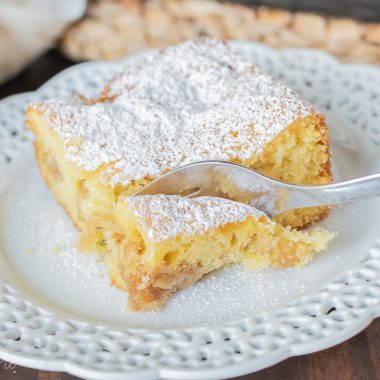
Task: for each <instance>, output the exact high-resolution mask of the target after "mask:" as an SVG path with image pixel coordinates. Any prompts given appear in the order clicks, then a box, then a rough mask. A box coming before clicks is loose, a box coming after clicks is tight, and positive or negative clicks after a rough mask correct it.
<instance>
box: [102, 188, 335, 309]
mask: <svg viewBox="0 0 380 380" xmlns="http://www.w3.org/2000/svg"><path fill="white" fill-rule="evenodd" d="M114 217H115V222H114V224H113V225H112V226H111V227H109V228H108V229H107V230H106V231H105V233H104V237H105V244H106V245H107V246H108V247H109V248H110V250H111V252H112V253H111V254H110V255H107V256H106V261H107V263H108V264H109V266H110V268H111V270H110V272H111V279H112V282H113V283H114V284H115V285H117V286H118V287H120V288H122V289H125V290H127V291H128V293H129V307H130V308H131V309H132V310H144V309H157V308H159V307H160V306H161V305H162V304H163V303H165V301H166V300H167V299H168V298H169V297H170V296H171V295H172V294H173V293H175V292H176V291H178V290H180V289H183V288H185V287H188V286H191V285H192V284H194V283H195V282H196V281H198V280H199V279H200V278H201V277H202V276H203V275H205V274H206V273H209V272H211V271H213V270H216V269H219V268H222V267H224V266H226V265H230V264H234V263H242V262H243V263H244V264H245V265H246V267H248V268H249V269H252V268H264V267H268V266H273V267H276V268H285V267H289V266H297V267H300V266H303V265H305V264H306V263H308V262H309V261H310V260H311V258H312V256H313V253H314V252H318V251H320V250H322V249H325V248H326V246H327V243H328V242H329V241H330V240H331V238H332V237H333V234H332V233H330V232H327V231H325V230H322V229H316V230H314V231H312V232H301V231H297V230H291V229H290V228H289V227H283V226H282V225H281V224H278V223H275V222H273V221H271V220H270V219H269V218H268V217H267V216H266V215H265V214H264V213H262V212H260V211H258V210H257V209H255V208H253V207H251V206H248V205H246V204H243V203H238V202H234V201H230V200H227V199H223V198H213V197H199V198H193V199H189V198H182V197H178V196H168V195H153V196H148V195H147V196H135V197H121V198H120V199H119V200H118V202H117V205H116V206H115V208H114Z"/></svg>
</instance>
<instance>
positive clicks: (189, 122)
mask: <svg viewBox="0 0 380 380" xmlns="http://www.w3.org/2000/svg"><path fill="white" fill-rule="evenodd" d="M33 108H35V109H39V110H42V111H44V117H45V119H46V120H47V121H48V123H49V125H51V127H52V128H53V129H54V130H55V131H57V132H58V133H59V135H60V138H61V139H62V141H63V144H64V146H65V149H66V153H67V157H68V159H69V160H71V161H73V162H75V163H76V164H77V165H78V166H79V167H81V168H82V169H85V170H89V171H93V170H97V169H99V168H101V169H100V170H101V178H102V179H103V181H105V182H107V183H109V184H111V185H113V186H114V185H116V184H117V183H121V184H124V185H127V184H129V183H130V182H131V181H132V180H139V179H141V178H144V177H149V176H150V177H157V176H159V175H161V174H163V173H164V172H166V171H168V170H171V169H173V168H175V167H178V166H180V165H184V164H187V163H190V162H195V161H202V160H206V159H222V160H231V159H236V160H241V161H242V160H244V159H248V158H250V157H252V155H254V154H258V153H260V152H261V151H262V150H263V148H264V147H265V145H266V144H267V143H268V142H269V141H271V140H273V138H274V137H275V136H277V135H278V134H279V133H280V132H281V131H282V130H283V129H284V128H286V127H287V126H288V125H289V124H290V123H291V122H293V121H294V120H295V119H297V118H300V117H306V116H308V115H309V114H311V113H312V112H315V110H314V109H313V108H312V106H311V105H310V104H308V103H307V102H305V101H303V100H302V99H301V98H300V97H299V96H298V95H296V94H295V93H294V92H293V91H292V90H291V89H289V88H288V87H287V86H285V85H284V84H282V83H281V82H278V81H276V80H274V79H273V78H271V77H269V76H268V75H265V74H263V73H262V72H261V71H260V70H258V69H257V68H256V67H255V66H254V65H252V64H251V63H249V62H247V61H245V60H244V59H243V58H242V57H240V56H239V55H238V54H237V53H235V52H233V51H232V50H231V49H230V48H229V47H228V46H227V45H225V44H224V43H221V42H218V41H215V40H211V39H202V40H199V41H187V42H185V43H183V44H180V45H177V46H173V47H169V48H167V49H165V50H164V51H163V52H155V53H152V54H151V55H150V56H148V57H147V58H146V59H145V60H144V61H142V62H139V63H136V64H134V65H130V66H128V67H127V68H126V69H125V70H124V72H123V73H121V74H119V75H118V76H116V77H115V78H114V79H113V80H112V81H111V82H110V83H109V85H108V86H106V88H105V90H104V92H103V94H102V96H101V98H100V100H97V101H95V102H94V101H88V100H85V99H84V98H82V97H79V96H69V97H64V98H60V99H54V100H49V101H46V102H42V103H37V104H34V105H33Z"/></svg>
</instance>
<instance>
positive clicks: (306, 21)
mask: <svg viewBox="0 0 380 380" xmlns="http://www.w3.org/2000/svg"><path fill="white" fill-rule="evenodd" d="M263 4H264V5H268V6H273V7H274V8H268V7H266V6H263ZM337 15H339V17H338V16H337ZM201 35H206V36H210V37H215V38H219V39H242V40H253V41H260V42H263V43H265V44H268V45H270V46H273V47H276V48H289V47H311V48H318V49H322V50H325V51H328V52H329V53H331V54H333V55H335V56H336V57H338V58H339V59H341V60H343V61H348V62H360V63H370V64H380V8H379V6H378V3H377V1H375V0H366V1H359V0H354V1H352V0H338V1H333V2H330V1H328V2H327V1H321V0H319V1H309V0H302V1H295V0H293V1H291V0H267V1H239V2H238V1H223V2H222V1H218V0H186V1H183V0H146V1H142V0H98V1H96V2H94V1H92V2H90V4H89V7H88V9H87V12H86V14H85V16H84V17H83V18H82V20H80V21H79V22H77V23H75V24H74V25H72V26H71V27H69V28H68V29H67V30H66V32H65V34H64V35H63V37H62V39H61V43H60V48H61V51H62V53H63V54H64V55H65V56H66V57H68V58H69V59H71V60H73V61H83V60H93V59H117V58H120V57H124V56H126V55H127V54H130V53H134V52H137V51H141V50H144V49H146V48H152V47H153V48H162V47H165V46H168V45H171V44H175V43H178V42H181V41H183V40H186V39H193V38H196V37H198V36H201Z"/></svg>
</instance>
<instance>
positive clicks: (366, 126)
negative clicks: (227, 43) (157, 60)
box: [0, 41, 380, 380]
mask: <svg viewBox="0 0 380 380" xmlns="http://www.w3.org/2000/svg"><path fill="white" fill-rule="evenodd" d="M232 45H233V46H234V48H236V49H237V50H239V51H240V52H241V53H242V54H244V55H245V56H246V57H247V58H248V59H249V60H251V61H252V62H254V63H256V64H257V65H258V66H259V67H261V68H263V69H264V70H266V71H268V72H269V73H270V74H272V75H274V76H276V77H279V78H282V79H283V80H284V81H286V82H288V83H289V84H290V85H291V86H292V87H293V88H294V89H295V90H297V91H298V92H299V93H300V94H301V95H302V96H303V97H305V98H306V99H308V100H310V101H311V102H312V103H313V104H314V105H315V106H317V107H318V108H320V109H321V110H322V111H323V112H324V113H325V114H326V115H327V119H328V122H329V125H330V129H331V150H332V152H333V170H334V174H335V178H336V179H343V178H352V177H355V176H359V175H364V174H369V173H374V172H376V171H379V170H380V155H379V153H380V145H379V144H380V124H379V121H380V116H379V115H378V114H377V112H380V70H378V69H376V68H373V67H370V66H358V65H343V64H341V63H338V62H337V61H336V60H335V59H334V58H332V57H330V56H328V55H326V54H324V53H321V52H318V51H313V50H299V49H297V50H283V51H276V50H273V49H270V48H268V47H265V46H262V45H259V44H254V43H251V42H242V41H240V42H239V41H235V42H233V43H232ZM145 54H149V52H148V53H143V54H139V55H135V56H133V57H130V58H127V59H126V60H124V61H120V62H116V63H115V62H92V63H84V64H81V65H77V66H74V67H72V68H70V69H68V70H66V71H64V72H62V73H61V74H59V75H58V76H56V77H55V78H53V79H52V80H50V81H49V82H48V83H47V84H45V85H44V86H43V87H42V88H41V89H39V90H38V91H36V92H33V93H27V94H21V95H16V96H12V97H10V98H7V99H4V100H3V101H1V102H0V161H1V164H0V173H1V175H0V253H1V255H0V260H1V269H0V357H1V358H2V359H4V360H8V361H11V362H13V363H16V364H20V365H24V366H30V367H35V368H40V369H46V370H57V371H67V372H70V373H72V374H75V375H77V376H80V377H84V378H89V379H102V380H107V379H113V380H115V379H124V378H126V376H127V375H129V376H131V377H130V378H134V376H138V377H139V379H144V378H145V379H157V378H168V379H169V378H170V379H180V378H181V379H200V378H208V379H214V378H215V379H221V378H228V377H232V376H237V375H240V374H245V373H248V372H253V371H256V370H259V369H262V368H264V367H267V366H269V365H271V364H274V363H277V362H279V361H280V360H283V359H285V358H287V357H289V356H292V355H299V354H306V353H309V352H313V351H316V350H320V349H324V348H327V347H330V346H332V345H334V344H337V343H339V342H341V341H343V340H345V339H347V338H349V337H351V336H353V335H354V334H356V333H357V332H359V331H360V330H361V329H363V328H364V327H365V326H366V325H368V324H369V323H370V322H371V320H372V319H373V318H374V317H376V316H378V315H380V305H379V300H380V243H379V237H380V202H379V200H373V201H371V202H364V201H363V202H362V203H361V204H356V205H351V206H347V207H344V208H342V207H339V208H337V209H335V210H334V212H333V214H332V215H331V217H329V218H328V220H326V221H325V222H323V223H322V225H323V226H324V227H327V228H329V229H331V230H335V231H337V232H338V233H339V236H338V237H337V239H336V240H335V241H334V242H333V244H332V246H331V248H330V249H329V250H328V251H327V252H324V253H322V254H320V255H318V256H317V257H316V258H315V260H314V261H313V262H312V263H311V264H310V265H309V266H307V267H306V268H304V269H289V270H283V271H265V272H253V273H244V272H243V271H242V270H241V269H240V268H231V269H227V270H223V271H220V272H218V273H214V274H212V275H210V276H208V277H207V278H205V279H203V280H202V281H201V282H199V283H198V284H196V285H195V286H193V287H192V288H190V289H187V290H185V291H182V292H180V293H178V294H177V295H176V296H175V297H174V298H173V299H172V300H171V301H170V302H169V304H168V306H167V307H166V308H165V309H164V310H163V311H161V312H159V313H137V314H136V313H135V314H134V313H130V312H128V311H127V309H126V304H127V294H126V293H123V292H121V291H119V290H117V289H115V288H112V287H111V286H110V285H109V280H108V277H107V274H106V268H105V267H104V266H103V264H102V263H99V262H97V261H96V256H95V255H93V254H79V253H77V252H76V250H75V240H76V238H77V231H76V230H75V229H74V227H73V225H72V224H71V222H70V220H69V219H68V217H67V216H66V215H65V213H64V211H63V210H62V208H61V207H60V206H59V205H58V204H57V203H56V202H55V200H54V198H53V196H52V195H51V193H50V191H49V189H48V188H47V187H46V185H45V184H44V182H43V181H42V179H41V177H40V175H39V172H38V169H37V166H36V162H35V160H34V157H33V151H32V143H31V140H32V139H31V135H30V134H29V133H28V132H27V131H26V130H25V127H24V110H25V107H26V105H27V104H28V103H29V102H31V101H35V100H39V99H46V98H49V97H53V96H58V95H62V94H66V93H69V92H72V91H77V92H81V93H86V94H94V93H96V92H97V91H99V89H100V88H101V87H102V85H103V84H104V83H105V81H106V80H107V79H109V78H110V77H111V76H112V75H113V74H114V73H115V72H117V71H118V70H120V69H121V68H122V67H123V66H125V65H127V64H130V63H131V62H133V61H135V60H139V59H141V57H142V56H144V55H145Z"/></svg>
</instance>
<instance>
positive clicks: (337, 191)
mask: <svg viewBox="0 0 380 380" xmlns="http://www.w3.org/2000/svg"><path fill="white" fill-rule="evenodd" d="M284 187H285V188H286V189H287V190H288V202H287V204H286V205H285V206H284V208H283V209H282V210H278V211H277V213H279V212H283V211H286V210H289V209H293V208H302V207H313V206H325V205H334V204H343V203H349V202H354V201H358V200H364V199H369V198H374V197H377V196H380V173H377V174H373V175H369V176H366V177H361V178H355V179H352V180H348V181H343V182H337V183H332V184H330V185H321V186H297V185H289V184H286V185H285V186H284Z"/></svg>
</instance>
